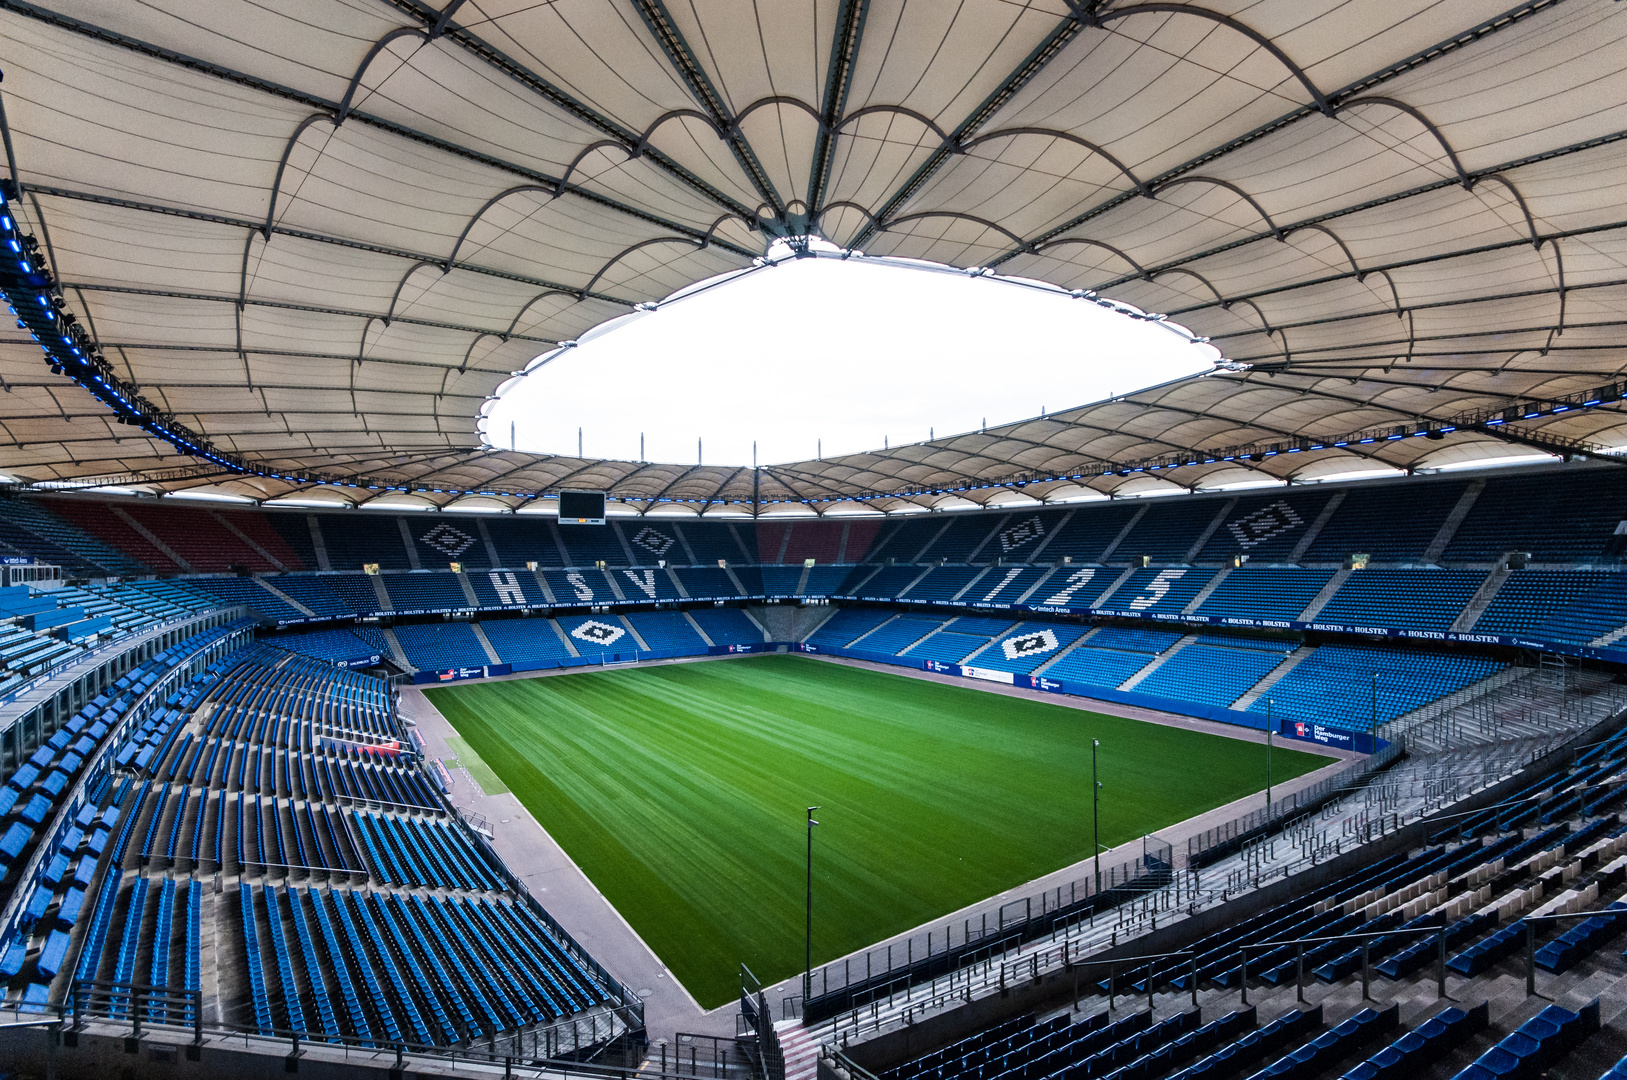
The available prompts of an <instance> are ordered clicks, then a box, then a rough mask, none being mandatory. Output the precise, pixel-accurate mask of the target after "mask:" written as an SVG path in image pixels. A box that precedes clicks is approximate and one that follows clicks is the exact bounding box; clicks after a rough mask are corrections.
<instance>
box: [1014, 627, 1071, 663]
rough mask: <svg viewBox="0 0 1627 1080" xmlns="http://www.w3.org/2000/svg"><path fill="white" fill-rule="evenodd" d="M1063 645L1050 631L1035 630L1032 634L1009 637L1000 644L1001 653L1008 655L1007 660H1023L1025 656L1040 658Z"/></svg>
mask: <svg viewBox="0 0 1627 1080" xmlns="http://www.w3.org/2000/svg"><path fill="white" fill-rule="evenodd" d="M1061 644H1062V643H1061V642H1060V641H1058V640H1057V639H1056V634H1055V632H1053V631H1050V630H1035V631H1034V632H1033V633H1030V634H1018V635H1017V636H1016V637H1008V638H1006V639H1005V640H1004V641H1002V642H1000V651H1001V652H1003V653H1005V654H1006V659H1007V660H1021V659H1022V658H1023V657H1025V656H1039V655H1040V654H1041V653H1048V652H1050V651H1051V650H1053V649H1056V648H1058V647H1059V646H1060V645H1061Z"/></svg>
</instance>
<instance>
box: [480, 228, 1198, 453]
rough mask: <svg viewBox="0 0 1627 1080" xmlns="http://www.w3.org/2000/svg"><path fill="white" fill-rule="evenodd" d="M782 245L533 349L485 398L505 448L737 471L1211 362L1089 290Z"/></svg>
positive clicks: (1189, 344) (1180, 335) (1047, 407)
mask: <svg viewBox="0 0 1627 1080" xmlns="http://www.w3.org/2000/svg"><path fill="white" fill-rule="evenodd" d="M799 249H800V245H798V246H797V247H793V246H792V245H788V244H787V243H786V242H784V241H779V242H777V243H776V244H775V245H774V247H772V248H770V249H769V252H768V255H767V256H766V257H765V258H763V259H759V260H757V261H756V262H755V263H754V264H753V265H752V266H750V267H747V268H745V269H743V270H740V271H736V272H734V273H732V274H725V275H722V276H720V277H717V278H713V279H711V280H709V281H705V282H701V283H699V284H697V285H694V286H691V287H689V288H687V289H684V290H682V291H680V292H678V293H675V294H673V296H671V297H668V298H667V299H666V300H663V301H661V302H660V303H659V304H646V305H641V307H640V310H637V311H634V312H632V313H631V314H628V315H625V316H622V317H621V318H618V319H614V320H612V321H610V322H607V323H604V324H602V325H601V326H598V327H595V328H594V329H593V330H592V331H590V332H588V333H587V334H584V335H583V336H582V338H581V339H580V340H579V341H577V342H573V343H570V344H568V345H566V346H563V347H561V348H560V349H557V350H555V351H553V352H551V353H546V354H544V355H542V356H539V357H537V359H536V360H534V361H533V362H532V363H531V365H530V366H529V367H528V368H527V370H526V372H525V374H524V376H523V377H521V378H517V379H514V380H511V381H510V382H508V383H506V384H505V385H504V386H503V387H501V388H500V389H499V391H498V395H497V399H496V400H495V401H494V402H491V403H489V405H488V408H487V410H486V415H485V417H484V419H483V427H484V431H485V438H486V441H487V442H488V443H489V444H490V445H491V446H494V447H497V448H500V449H515V450H524V451H530V452H533V453H539V454H561V455H566V456H575V455H578V454H580V455H582V456H584V457H588V458H616V459H625V460H634V461H660V462H671V463H679V464H696V463H704V464H707V465H726V466H745V465H752V464H754V463H756V464H762V465H769V464H774V463H779V462H791V461H803V460H808V459H812V458H816V457H820V456H824V457H832V456H837V455H842V454H852V453H860V452H865V451H871V450H882V449H883V448H893V447H898V446H902V445H906V444H909V443H918V442H924V441H927V440H929V439H933V438H937V439H942V438H945V437H947V436H951V435H956V434H960V433H963V432H967V431H975V430H978V429H980V428H982V427H984V426H989V427H993V426H995V425H999V424H1005V423H1010V422H1013V421H1016V420H1023V419H1027V418H1029V417H1034V416H1038V415H1041V414H1044V413H1048V412H1055V411H1058V410H1062V409H1067V408H1073V407H1075V406H1079V405H1084V404H1087V403H1089V402H1092V401H1097V400H1101V399H1103V398H1107V397H1111V396H1115V395H1119V394H1125V393H1130V392H1132V391H1135V390H1139V389H1142V388H1144V387H1147V386H1151V385H1155V384H1158V383H1162V382H1167V381H1169V380H1171V379H1175V378H1179V377H1182V376H1186V375H1192V374H1197V373H1200V372H1204V371H1208V370H1211V369H1212V368H1213V366H1214V365H1215V363H1216V362H1217V361H1218V360H1219V359H1220V353H1219V351H1218V350H1216V349H1215V348H1214V347H1213V346H1211V345H1209V344H1207V343H1206V342H1204V341H1202V340H1201V339H1197V338H1194V337H1193V335H1192V334H1191V333H1190V332H1188V331H1186V330H1185V329H1184V328H1182V327H1179V326H1177V325H1175V324H1173V323H1170V322H1166V321H1164V320H1163V319H1161V318H1160V317H1157V316H1149V315H1146V314H1144V313H1142V312H1140V311H1138V310H1136V309H1134V308H1131V307H1128V306H1127V305H1122V304H1117V303H1114V302H1112V301H1109V300H1105V299H1103V298H1100V297H1097V296H1096V295H1095V294H1093V293H1088V292H1078V293H1070V292H1068V291H1066V290H1064V289H1060V288H1058V287H1056V286H1054V285H1048V284H1044V283H1041V282H1035V281H1028V280H1025V279H1019V278H1006V277H1001V276H999V275H996V274H993V273H991V272H990V271H987V270H981V269H973V270H959V269H955V268H953V267H947V266H942V265H939V264H936V263H923V262H916V261H912V260H906V259H890V258H889V259H882V258H868V257H865V256H864V255H862V254H860V253H856V252H847V251H843V250H841V249H839V248H835V247H832V246H831V245H829V244H826V243H825V242H823V241H817V240H816V241H813V242H811V243H810V244H809V246H808V247H807V248H806V249H800V251H799Z"/></svg>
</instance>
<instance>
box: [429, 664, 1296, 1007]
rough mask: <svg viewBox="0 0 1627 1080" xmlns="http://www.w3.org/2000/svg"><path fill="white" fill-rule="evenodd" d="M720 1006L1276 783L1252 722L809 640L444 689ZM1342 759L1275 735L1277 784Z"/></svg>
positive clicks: (510, 780)
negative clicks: (1055, 699) (851, 661)
mask: <svg viewBox="0 0 1627 1080" xmlns="http://www.w3.org/2000/svg"><path fill="white" fill-rule="evenodd" d="M428 693H429V696H430V699H431V700H432V701H433V702H434V704H435V707H436V708H438V709H439V710H440V711H441V713H442V714H444V715H445V716H446V718H447V719H448V720H449V721H451V723H452V725H453V726H454V727H455V728H456V729H457V730H458V732H459V734H460V735H462V736H463V738H464V739H465V740H467V742H468V743H469V745H470V746H472V747H473V748H474V750H475V751H476V752H477V753H478V754H479V756H480V757H481V758H482V759H484V760H485V761H486V762H487V763H488V764H489V765H490V767H491V768H492V769H494V770H495V771H496V773H497V775H498V776H499V777H501V779H502V781H503V782H504V783H506V784H507V785H508V786H509V787H510V788H511V789H512V790H513V792H514V794H515V795H516V796H517V797H518V798H519V800H520V801H521V802H522V803H523V804H524V805H525V806H526V807H527V809H529V810H530V811H531V813H532V814H533V815H535V817H536V819H537V820H538V821H539V822H541V823H542V826H543V827H544V828H545V829H547V830H548V832H549V833H550V834H551V835H552V836H553V837H554V838H555V839H556V840H557V841H558V842H559V843H560V845H561V846H563V847H564V849H565V851H566V852H567V853H568V854H569V855H570V856H571V858H572V859H573V860H574V861H575V862H576V863H577V864H578V865H579V866H581V868H582V869H583V871H584V872H586V874H587V875H588V877H589V878H591V879H592V881H593V883H594V884H595V885H596V886H598V888H599V890H600V891H601V892H602V893H604V895H605V896H606V897H607V898H608V899H609V901H610V902H611V903H612V904H614V905H615V907H616V909H617V910H618V911H620V912H621V914H622V915H623V917H625V918H626V919H627V921H628V922H629V923H631V924H632V926H633V927H634V928H635V929H636V930H637V931H638V932H639V934H640V935H642V936H643V938H644V940H645V941H646V942H648V943H649V945H650V947H651V948H653V949H654V950H655V952H656V954H657V955H659V956H660V957H661V959H662V961H663V962H664V963H666V965H667V966H668V967H669V968H670V969H671V970H672V972H673V974H674V975H675V976H676V977H677V978H678V979H679V980H680V981H681V982H682V983H683V984H684V986H685V987H687V988H688V990H689V992H690V993H692V994H693V995H694V996H695V998H696V999H697V1000H698V1001H700V1003H701V1004H702V1005H703V1006H705V1007H706V1008H714V1007H716V1006H718V1005H722V1004H724V1003H725V1002H727V1001H729V1000H730V999H731V998H733V997H734V996H735V995H737V994H738V992H739V977H738V971H739V964H740V963H741V962H742V961H744V962H745V963H746V964H748V965H749V966H750V967H751V968H752V970H753V972H754V973H755V974H756V975H757V976H758V977H760V978H761V979H762V980H763V981H764V983H765V984H768V983H772V982H777V981H778V980H780V979H783V978H786V977H788V976H791V975H794V974H796V973H798V972H800V971H801V970H802V959H803V903H804V884H805V882H804V874H805V867H804V860H805V857H806V852H805V844H806V839H805V835H804V834H805V832H806V826H805V824H804V819H805V811H806V808H807V807H809V806H813V805H818V806H819V807H820V808H821V809H820V810H819V811H818V813H817V814H816V815H815V816H816V817H817V818H818V819H819V822H820V824H819V826H818V828H817V829H816V830H815V835H814V962H815V963H816V964H817V963H820V962H821V961H826V960H831V959H834V958H836V957H838V956H843V955H846V954H847V953H849V952H852V951H853V950H855V949H859V948H863V947H864V946H866V945H870V944H872V943H874V942H876V941H879V940H882V939H884V938H887V937H890V936H892V935H894V934H897V933H900V932H902V931H904V930H907V929H909V928H911V927H914V926H918V925H920V924H922V923H924V922H927V921H929V920H931V919H934V918H936V917H938V916H941V915H945V914H947V913H948V912H951V911H954V910H956V909H958V908H961V907H964V906H965V905H967V904H970V903H973V902H975V901H978V900H981V899H983V898H985V897H989V896H992V895H993V894H995V893H998V892H1001V891H1002V890H1005V889H1010V888H1012V887H1013V886H1016V885H1020V884H1022V883H1023V882H1025V881H1029V880H1031V879H1033V878H1035V877H1039V876H1040V875H1043V874H1046V873H1049V872H1051V871H1054V870H1057V869H1060V868H1061V867H1064V866H1067V865H1069V864H1071V863H1074V862H1077V861H1078V860H1080V859H1083V858H1085V857H1087V856H1088V855H1089V853H1090V849H1091V820H1090V814H1091V810H1090V797H1089V796H1090V740H1091V739H1092V738H1096V739H1100V740H1101V744H1102V745H1101V749H1100V751H1099V753H1100V770H1101V779H1102V784H1103V788H1102V801H1101V838H1102V843H1103V844H1104V845H1106V846H1113V845H1116V844H1119V843H1123V842H1124V841H1126V840H1131V839H1133V838H1135V837H1138V836H1140V835H1142V834H1143V833H1146V832H1152V831H1156V830H1157V829H1159V828H1161V827H1163V826H1165V825H1169V824H1171V823H1173V822H1177V821H1182V820H1185V819H1186V818H1189V817H1191V816H1193V815H1194V814H1198V813H1201V812H1203V811H1205V810H1208V809H1211V808H1213V807H1216V806H1220V805H1222V804H1224V803H1227V802H1230V801H1232V800H1233V799H1237V798H1240V797H1242V796H1244V795H1247V794H1250V793H1251V792H1255V791H1258V790H1260V789H1262V788H1263V787H1264V786H1265V780H1266V748H1265V747H1264V746H1261V745H1257V744H1255V743H1250V742H1242V741H1239V740H1235V739H1228V738H1223V737H1220V736H1216V735H1208V734H1203V733H1200V732H1195V731H1187V730H1184V729H1181V728H1175V727H1165V726H1161V725H1157V724H1148V723H1142V722H1140V721H1135V720H1126V719H1123V718H1121V717H1116V716H1107V715H1103V714H1101V713H1094V712H1084V711H1081V710H1078V709H1071V708H1066V707H1063V706H1060V705H1051V704H1048V703H1045V702H1040V701H1033V700H1029V699H1026V698H1018V697H1008V696H1004V695H999V694H991V693H986V692H983V691H979V690H973V689H970V688H965V687H959V686H952V685H945V684H942V683H937V682H929V681H925V680H921V679H909V678H905V677H902V676H899V675H890V674H885V673H882V672H876V671H870V670H865V669H861V668H854V667H847V666H844V665H839V664H832V663H829V662H825V661H820V660H813V659H808V658H804V657H797V656H761V657H750V658H741V659H734V660H722V661H712V662H707V663H694V664H673V665H663V666H655V667H643V668H626V669H621V670H613V671H604V672H593V673H581V674H570V675H556V676H551V677H548V678H538V679H527V680H523V681H522V680H516V681H511V682H493V683H481V684H476V685H470V686H462V687H441V688H437V689H433V690H430V691H428ZM1327 762H1328V759H1327V758H1324V757H1321V756H1318V755H1314V754H1307V753H1302V752H1299V751H1294V750H1284V749H1282V748H1280V747H1279V748H1277V749H1276V751H1275V754H1274V757H1273V761H1272V770H1273V775H1274V776H1275V778H1276V780H1277V781H1279V782H1280V781H1283V780H1286V779H1289V778H1290V777H1294V776H1298V775H1300V774H1302V773H1306V772H1309V771H1311V770H1313V769H1316V768H1319V767H1320V766H1322V765H1325V764H1327Z"/></svg>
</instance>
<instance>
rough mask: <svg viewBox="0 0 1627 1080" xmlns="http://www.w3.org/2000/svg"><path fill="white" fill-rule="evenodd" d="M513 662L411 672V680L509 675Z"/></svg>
mask: <svg viewBox="0 0 1627 1080" xmlns="http://www.w3.org/2000/svg"><path fill="white" fill-rule="evenodd" d="M513 672H514V665H513V664H484V665H482V666H480V667H456V668H443V669H441V670H438V671H416V672H413V676H412V681H413V683H415V684H421V683H448V682H462V681H463V680H464V679H489V678H491V677H492V676H494V675H511V674H513Z"/></svg>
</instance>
